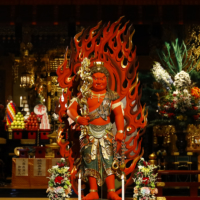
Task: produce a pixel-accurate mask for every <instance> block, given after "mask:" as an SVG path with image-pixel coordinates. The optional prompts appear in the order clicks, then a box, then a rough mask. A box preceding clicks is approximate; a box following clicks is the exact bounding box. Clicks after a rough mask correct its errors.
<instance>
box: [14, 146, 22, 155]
mask: <svg viewBox="0 0 200 200" xmlns="http://www.w3.org/2000/svg"><path fill="white" fill-rule="evenodd" d="M19 149H23V147H15V149H14V154H15V155H16V156H19Z"/></svg>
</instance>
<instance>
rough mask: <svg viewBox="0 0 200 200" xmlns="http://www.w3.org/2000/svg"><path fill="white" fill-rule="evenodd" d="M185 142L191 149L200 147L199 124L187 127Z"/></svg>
mask: <svg viewBox="0 0 200 200" xmlns="http://www.w3.org/2000/svg"><path fill="white" fill-rule="evenodd" d="M187 133H188V134H187V140H188V141H189V142H188V145H189V146H190V148H192V149H196V148H197V147H199V146H200V134H199V133H200V124H198V125H194V124H189V125H188V127H187Z"/></svg>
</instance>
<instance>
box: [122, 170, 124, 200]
mask: <svg viewBox="0 0 200 200" xmlns="http://www.w3.org/2000/svg"><path fill="white" fill-rule="evenodd" d="M122 200H124V174H122Z"/></svg>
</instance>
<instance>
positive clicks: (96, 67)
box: [91, 61, 109, 77]
mask: <svg viewBox="0 0 200 200" xmlns="http://www.w3.org/2000/svg"><path fill="white" fill-rule="evenodd" d="M98 72H100V73H104V74H105V75H106V77H109V72H108V70H107V69H106V67H104V62H101V61H95V62H93V67H92V68H91V74H94V73H98Z"/></svg>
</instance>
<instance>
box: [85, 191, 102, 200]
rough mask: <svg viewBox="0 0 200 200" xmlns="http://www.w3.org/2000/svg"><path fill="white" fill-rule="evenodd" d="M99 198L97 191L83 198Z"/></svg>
mask: <svg viewBox="0 0 200 200" xmlns="http://www.w3.org/2000/svg"><path fill="white" fill-rule="evenodd" d="M95 199H99V195H98V193H97V192H90V193H89V194H87V195H86V196H85V197H83V200H95Z"/></svg>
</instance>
